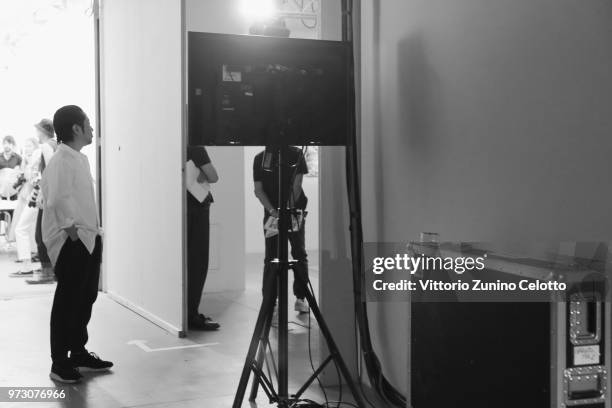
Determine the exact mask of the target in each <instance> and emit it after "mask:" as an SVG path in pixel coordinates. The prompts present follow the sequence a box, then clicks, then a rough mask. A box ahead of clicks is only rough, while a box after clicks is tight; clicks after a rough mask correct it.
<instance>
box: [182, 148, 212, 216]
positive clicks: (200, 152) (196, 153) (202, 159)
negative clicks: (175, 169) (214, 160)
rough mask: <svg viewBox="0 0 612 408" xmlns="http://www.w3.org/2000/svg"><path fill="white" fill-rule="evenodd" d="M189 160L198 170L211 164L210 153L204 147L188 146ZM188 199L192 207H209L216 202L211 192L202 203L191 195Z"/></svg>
mask: <svg viewBox="0 0 612 408" xmlns="http://www.w3.org/2000/svg"><path fill="white" fill-rule="evenodd" d="M189 160H192V161H193V164H195V166H196V167H197V168H198V169H199V168H200V167H202V166H203V165H205V164H208V163H210V157H208V152H207V151H206V148H205V147H204V146H187V161H189ZM187 197H188V198H187V202H188V204H191V205H200V206H208V205H210V203H212V202H213V201H214V200H213V196H212V194H211V193H210V192H209V193H208V196H207V197H206V198H205V199H204V201H202V202H199V201H198V200H197V199H196V198H195V197H194V196H192V195H191V194H189V193H187Z"/></svg>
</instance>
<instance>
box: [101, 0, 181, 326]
mask: <svg viewBox="0 0 612 408" xmlns="http://www.w3.org/2000/svg"><path fill="white" fill-rule="evenodd" d="M101 18H102V20H101V22H102V34H101V41H102V44H101V52H102V63H101V64H102V66H101V69H102V89H101V94H102V135H101V136H102V144H103V154H104V158H105V160H104V165H103V182H104V185H103V200H102V205H103V207H102V208H103V222H104V229H105V251H104V260H103V262H104V273H105V276H106V287H107V290H108V293H109V294H111V295H112V296H113V297H115V298H116V299H118V300H119V301H121V302H123V303H125V304H127V305H128V306H130V307H131V308H132V309H134V310H136V311H137V312H139V313H141V314H143V315H144V316H146V317H148V318H149V319H151V320H152V321H154V322H155V323H157V324H159V325H160V326H162V327H164V328H166V329H168V330H170V331H173V332H177V333H178V332H179V331H180V330H182V329H183V316H182V304H183V276H182V274H183V239H182V237H183V229H182V228H183V222H182V220H183V194H184V193H183V189H182V156H183V151H182V109H181V108H182V106H181V104H182V94H181V81H182V76H181V75H182V65H181V50H182V48H181V47H182V34H183V33H182V26H181V23H182V20H181V1H179V0H154V1H151V0H131V1H124V0H105V1H104V2H103V9H102V11H101Z"/></svg>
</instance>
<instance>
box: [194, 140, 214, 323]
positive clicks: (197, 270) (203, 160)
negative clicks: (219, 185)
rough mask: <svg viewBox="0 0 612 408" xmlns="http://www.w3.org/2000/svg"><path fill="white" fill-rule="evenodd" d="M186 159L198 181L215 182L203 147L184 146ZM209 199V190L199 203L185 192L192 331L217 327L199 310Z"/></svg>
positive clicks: (205, 270)
mask: <svg viewBox="0 0 612 408" xmlns="http://www.w3.org/2000/svg"><path fill="white" fill-rule="evenodd" d="M187 160H188V161H193V163H194V165H195V167H196V168H197V169H198V170H199V175H198V179H197V181H198V183H204V182H207V183H216V182H217V181H219V176H218V175H217V170H216V169H215V167H214V166H213V164H212V163H211V161H210V157H208V153H207V152H206V148H205V147H204V146H188V147H187ZM212 202H213V197H212V194H211V193H210V192H209V193H208V195H207V196H206V198H204V201H202V202H200V201H198V200H197V199H196V198H195V197H194V196H193V195H192V194H190V193H187V322H188V325H189V328H190V329H192V330H217V329H218V328H219V327H220V326H221V325H220V324H219V323H217V322H216V321H214V320H213V319H212V318H211V317H209V316H205V315H203V314H201V313H200V312H199V306H200V301H201V300H202V290H204V284H205V283H206V275H207V274H208V254H209V248H208V247H209V242H210V204H211V203H212Z"/></svg>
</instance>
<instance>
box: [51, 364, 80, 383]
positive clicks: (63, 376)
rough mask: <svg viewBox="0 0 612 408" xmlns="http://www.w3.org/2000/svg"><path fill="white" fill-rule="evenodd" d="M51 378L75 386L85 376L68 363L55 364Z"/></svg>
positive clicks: (52, 366)
mask: <svg viewBox="0 0 612 408" xmlns="http://www.w3.org/2000/svg"><path fill="white" fill-rule="evenodd" d="M49 378H51V379H52V380H55V381H58V382H61V383H65V384H73V383H76V382H79V381H80V380H81V378H83V376H82V375H81V374H79V372H78V371H77V370H75V369H74V367H72V366H71V365H70V364H68V363H63V364H61V363H53V364H52V365H51V372H50V373H49Z"/></svg>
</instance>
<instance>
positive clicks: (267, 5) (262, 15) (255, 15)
mask: <svg viewBox="0 0 612 408" xmlns="http://www.w3.org/2000/svg"><path fill="white" fill-rule="evenodd" d="M240 11H241V12H242V14H243V15H244V16H245V17H246V18H248V19H249V20H251V21H253V22H262V21H267V20H270V19H273V18H274V17H275V16H276V14H277V12H278V10H277V8H276V2H275V0H242V1H241V2H240Z"/></svg>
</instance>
